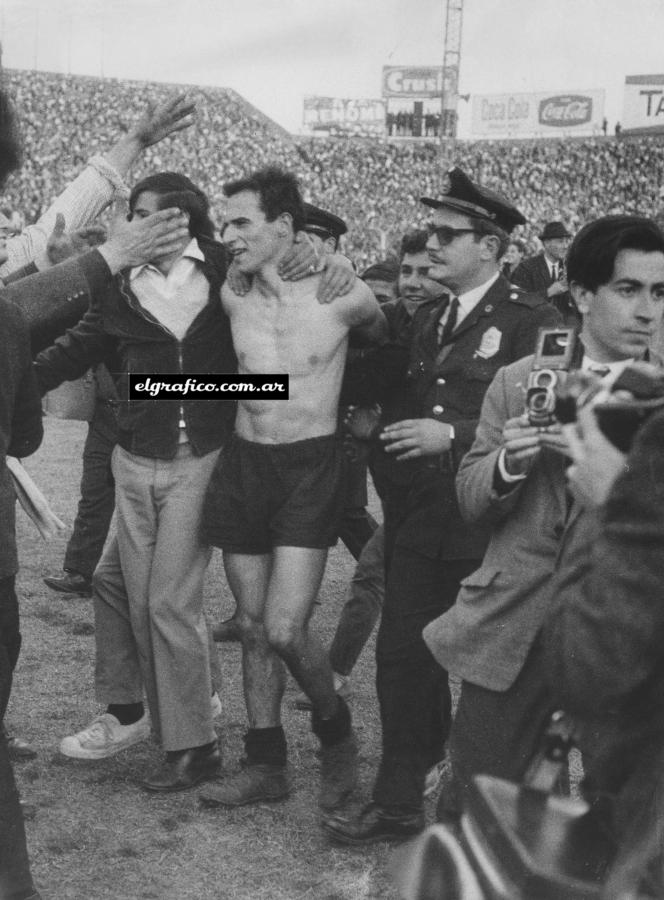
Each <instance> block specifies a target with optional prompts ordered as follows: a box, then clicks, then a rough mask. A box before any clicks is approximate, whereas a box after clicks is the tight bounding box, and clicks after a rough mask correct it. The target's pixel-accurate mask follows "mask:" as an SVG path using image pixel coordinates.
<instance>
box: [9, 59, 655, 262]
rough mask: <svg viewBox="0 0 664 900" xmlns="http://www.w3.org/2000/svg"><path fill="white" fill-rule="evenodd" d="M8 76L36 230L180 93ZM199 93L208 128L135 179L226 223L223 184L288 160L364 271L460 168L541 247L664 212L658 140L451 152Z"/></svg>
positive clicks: (20, 202) (19, 179) (13, 184)
mask: <svg viewBox="0 0 664 900" xmlns="http://www.w3.org/2000/svg"><path fill="white" fill-rule="evenodd" d="M5 78H6V84H7V87H8V89H9V91H10V93H11V94H12V95H13V97H14V99H15V102H16V105H17V108H18V109H20V110H21V127H22V131H23V135H22V137H23V144H24V147H25V150H26V158H25V162H24V165H23V168H22V170H21V172H20V174H18V175H16V176H14V177H13V178H12V179H11V181H10V183H9V185H8V190H7V192H6V195H5V196H6V200H7V202H8V203H9V204H10V205H12V206H13V208H14V209H16V210H19V211H20V212H21V213H22V214H23V215H24V217H25V220H26V221H27V222H28V223H30V222H33V221H35V219H36V218H37V217H38V215H39V213H40V211H42V210H43V209H45V208H46V207H47V206H48V205H49V203H50V202H51V201H52V199H53V198H54V197H55V196H56V195H57V194H58V193H59V192H60V191H61V190H62V188H63V187H64V186H65V185H66V184H67V183H68V182H69V181H71V179H72V178H73V177H74V175H75V174H76V173H77V172H78V171H79V170H80V169H81V168H82V167H83V165H84V163H85V161H86V159H88V158H89V157H90V156H91V155H92V154H94V153H96V152H99V151H103V150H104V149H105V148H107V147H108V146H109V144H110V142H111V139H112V137H115V136H117V134H118V131H119V130H120V129H121V128H122V127H123V126H124V127H126V125H127V124H128V122H127V120H128V118H130V117H131V116H132V115H134V114H135V115H138V114H139V113H140V110H141V109H142V104H141V103H140V98H141V97H145V99H146V100H147V99H148V98H150V99H152V100H155V101H159V100H162V99H164V97H165V96H166V95H167V94H168V92H169V91H170V90H172V86H169V85H165V84H144V83H137V82H131V81H123V80H118V79H100V78H93V77H85V76H79V75H61V74H53V73H46V72H33V71H16V70H7V71H6V73H5ZM192 93H193V94H194V95H195V96H196V99H197V102H198V124H197V127H196V128H193V129H190V130H189V131H187V132H186V133H185V134H184V135H182V136H181V137H180V138H178V140H177V142H171V143H169V142H167V143H166V144H164V145H159V147H158V148H156V149H155V150H153V151H148V153H147V154H146V156H145V159H144V160H143V162H142V163H141V165H140V167H139V168H138V169H137V171H136V173H135V174H136V177H141V176H143V175H146V174H149V173H150V172H153V171H155V170H157V169H176V170H179V171H184V172H185V173H186V174H187V175H188V176H189V177H190V178H192V179H193V180H194V181H195V182H196V183H198V184H201V185H202V186H203V187H204V188H205V189H206V190H207V192H208V194H209V196H210V200H211V205H212V210H213V213H215V215H216V220H217V222H218V221H219V220H220V218H221V214H220V208H221V202H222V197H223V195H222V185H223V184H224V182H225V181H228V180H229V179H232V178H237V177H238V176H240V175H241V174H243V173H244V172H246V171H249V170H251V169H255V168H258V167H260V166H263V165H266V164H267V163H271V162H278V163H279V164H281V165H282V166H283V167H285V168H288V169H291V170H294V171H296V172H297V174H298V175H299V177H300V179H301V182H302V185H303V188H304V192H305V193H306V194H307V195H308V197H309V198H310V199H311V200H312V201H314V202H316V203H317V204H318V205H320V206H323V207H326V208H328V209H332V210H334V211H335V212H336V213H337V214H338V215H340V216H342V217H343V218H344V219H346V220H347V221H348V222H349V223H350V225H351V228H350V232H349V235H348V236H347V238H346V241H345V247H344V249H345V252H346V253H347V254H348V255H349V256H350V257H351V258H352V259H353V260H354V261H355V263H356V264H357V266H358V267H359V268H364V267H366V266H367V265H370V264H372V263H374V262H376V261H377V260H378V259H380V258H383V257H385V256H386V255H388V254H390V253H396V250H397V247H398V243H399V241H400V239H401V237H402V235H403V232H404V227H408V226H409V225H412V226H416V225H419V224H421V222H422V221H423V220H424V219H425V217H426V211H425V209H424V207H422V206H421V205H420V203H419V198H420V196H436V195H437V193H439V191H440V187H441V181H442V172H443V171H444V170H445V169H446V168H447V167H448V166H450V165H451V164H452V163H456V164H458V165H460V166H461V167H462V168H463V169H464V171H466V172H467V173H468V174H469V175H470V176H471V177H472V178H474V179H477V180H478V181H480V182H481V183H483V184H485V185H486V186H487V187H491V188H494V189H497V190H499V191H501V192H502V193H504V194H505V195H507V196H509V197H512V198H514V200H515V202H517V204H518V206H519V209H521V210H522V211H523V213H524V215H525V216H526V218H527V219H528V223H529V224H528V225H527V226H523V227H521V228H520V229H519V230H518V232H515V236H516V237H522V238H525V239H526V241H528V242H532V241H533V238H534V236H535V235H536V234H537V233H538V231H539V230H540V228H541V226H542V225H543V223H545V222H547V221H553V220H556V221H562V222H564V223H565V225H566V226H567V228H568V229H569V230H570V231H571V232H572V233H574V232H575V231H576V230H578V228H579V227H580V226H581V225H582V224H583V223H584V222H586V221H588V220H589V219H592V218H595V217H597V216H599V215H603V214H606V213H613V212H615V213H634V214H643V215H655V214H657V213H658V212H659V208H660V207H661V205H662V201H661V200H660V186H661V185H662V184H664V141H662V140H660V139H658V138H655V137H641V138H638V139H633V140H627V139H625V138H621V139H620V140H617V139H612V138H604V137H602V138H590V139H587V140H581V139H573V140H546V141H544V140H542V141H504V142H500V141H481V142H465V141H464V142H461V141H459V142H457V143H456V145H455V148H454V150H450V149H449V148H447V149H445V150H444V152H441V147H440V145H439V144H438V143H437V142H436V141H435V140H432V141H431V142H426V141H421V142H415V141H413V142H410V141H408V142H404V141H398V142H390V141H388V140H387V139H386V138H377V137H346V136H344V137H329V138H320V137H306V138H293V137H291V136H289V135H288V134H287V133H286V132H285V131H284V130H283V129H281V128H279V127H278V126H277V125H275V123H273V122H271V120H269V119H268V118H267V117H266V116H264V115H263V114H261V113H260V112H259V111H258V110H256V109H254V108H252V107H251V106H250V105H249V104H247V103H246V102H245V101H244V100H243V99H242V98H241V97H240V96H239V95H238V94H236V93H235V92H234V91H232V90H229V89H224V88H200V87H197V88H192ZM533 249H534V247H533Z"/></svg>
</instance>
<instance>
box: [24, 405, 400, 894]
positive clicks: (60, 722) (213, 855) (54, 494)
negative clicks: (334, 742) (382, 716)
mask: <svg viewBox="0 0 664 900" xmlns="http://www.w3.org/2000/svg"><path fill="white" fill-rule="evenodd" d="M84 434H85V425H84V424H83V423H78V422H63V421H60V420H57V419H46V436H45V439H44V443H43V445H42V447H41V449H40V450H39V452H38V453H37V454H35V456H34V457H32V458H30V459H29V460H27V461H26V468H27V469H28V470H29V472H30V473H31V474H32V475H33V477H34V478H35V479H36V480H37V482H38V484H39V486H40V487H41V489H42V490H43V491H44V493H46V494H47V496H48V498H49V500H50V501H51V505H52V507H53V509H54V510H55V511H56V512H57V513H58V514H59V515H60V517H61V518H63V519H65V520H66V521H67V522H68V523H69V524H71V523H72V522H73V518H74V513H75V509H76V503H77V501H78V484H79V479H80V453H81V449H82V445H83V439H84ZM17 516H18V543H19V553H20V559H21V572H20V575H19V579H18V588H19V596H20V603H21V614H22V632H23V651H22V655H21V659H20V661H19V665H18V669H17V672H16V678H15V682H14V690H13V695H12V700H11V703H10V708H9V712H8V722H9V724H10V726H11V728H12V729H13V730H14V731H15V733H16V734H19V735H20V736H21V737H22V738H24V739H26V740H28V741H30V742H31V743H32V744H33V745H34V746H35V747H36V748H37V749H38V751H39V756H38V758H37V760H35V761H34V762H28V763H23V764H20V765H17V766H16V773H17V779H18V782H19V787H20V789H21V792H22V795H23V798H24V799H25V800H26V801H29V802H31V803H34V804H35V805H36V806H37V816H36V818H35V820H34V821H33V822H29V823H28V824H27V826H26V827H27V834H28V845H29V850H30V855H31V859H32V866H33V874H34V877H35V880H36V883H37V885H38V886H39V888H40V889H41V890H42V891H43V894H44V898H45V900H87V898H93V900H139V898H145V900H147V898H152V900H195V898H196V900H198V898H200V900H220V898H230V900H250V898H251V900H260V898H269V900H305V898H311V900H314V898H315V900H373V898H383V900H395V898H396V893H395V892H394V889H393V888H392V887H391V878H390V874H389V866H390V858H391V852H390V850H389V848H388V847H387V846H386V845H378V846H377V847H375V848H369V849H364V850H362V851H353V850H347V849H341V848H338V847H333V846H331V845H330V844H329V843H328V842H327V841H326V839H325V837H324V836H323V834H322V832H321V830H320V828H319V824H318V812H317V808H316V794H317V783H318V765H317V759H316V756H315V751H316V749H317V742H316V741H315V740H314V738H313V736H312V735H311V732H310V729H309V720H308V716H307V715H306V714H305V713H301V712H298V711H296V710H295V709H294V706H293V699H294V697H295V694H296V692H297V688H296V686H295V684H294V683H293V682H290V683H289V687H288V690H287V693H286V697H285V699H284V726H285V729H286V733H287V738H288V742H289V749H290V760H291V765H292V769H293V773H294V775H295V780H296V789H295V791H294V793H293V795H292V796H291V797H290V798H289V799H288V800H287V801H286V802H284V803H279V804H275V805H267V804H265V805H260V806H257V807H249V808H244V809H241V810H234V811H229V812H223V811H222V812H219V811H210V810H204V809H201V808H199V805H198V802H197V796H196V794H197V792H196V790H194V791H190V792H185V793H182V794H174V795H170V796H167V797H163V798H162V797H153V796H151V795H149V794H147V793H145V792H143V791H142V790H141V789H140V788H139V787H138V785H137V784H136V780H137V779H138V778H140V777H142V776H143V775H144V774H146V773H147V772H148V771H150V770H151V769H152V768H153V767H154V766H155V765H156V764H158V762H159V761H160V759H161V754H160V751H159V748H158V747H157V746H155V745H154V744H150V743H146V744H144V745H140V746H138V747H135V748H132V749H130V750H127V751H125V752H124V753H122V754H120V755H118V756H116V757H114V758H112V759H110V760H103V761H99V762H85V761H76V760H69V759H65V758H64V757H62V756H61V755H60V754H59V753H58V749H57V748H58V744H59V741H60V739H61V738H62V737H63V736H64V735H66V734H70V733H73V732H74V731H77V730H79V729H80V728H81V727H83V726H84V725H87V724H88V723H89V721H90V720H91V719H92V717H93V716H94V715H96V714H97V713H98V712H99V707H98V706H97V705H96V703H95V699H94V693H93V663H94V637H93V633H94V626H93V620H92V608H91V603H90V601H89V600H82V599H69V598H61V597H60V596H58V595H56V594H54V593H53V592H51V591H49V590H48V589H47V588H46V587H45V585H44V584H43V582H42V577H43V576H44V575H46V574H48V573H52V572H57V571H59V570H60V569H61V566H62V558H63V554H64V547H65V540H64V539H62V540H56V541H54V542H52V543H48V544H47V543H44V542H43V541H42V540H41V538H40V537H39V535H38V533H37V531H36V529H35V528H34V526H33V525H32V523H31V522H30V521H29V520H28V519H27V518H26V516H25V515H24V514H23V512H22V511H20V510H19V511H18V513H17ZM352 569H353V560H352V558H351V557H350V554H349V553H348V552H347V551H346V549H345V547H343V545H340V546H338V547H337V548H335V549H334V550H333V552H332V553H331V556H330V562H329V564H328V570H327V574H326V577H325V580H324V583H323V587H322V590H321V597H320V600H321V605H320V607H319V608H318V611H317V613H316V621H317V622H318V623H319V625H320V629H321V632H322V634H323V635H324V636H325V639H326V641H329V639H330V638H331V635H332V632H333V629H334V625H335V623H336V618H337V616H338V612H339V609H340V606H341V603H342V600H343V596H344V591H345V588H346V585H347V583H348V580H349V578H350V575H351V573H352ZM206 604H207V609H208V611H209V613H210V615H211V616H212V618H213V619H215V620H216V619H217V618H219V617H221V616H226V615H228V614H229V613H230V611H231V610H232V609H233V604H232V601H231V598H230V596H229V593H228V589H227V587H226V582H225V579H224V576H223V569H222V565H221V559H220V556H219V555H218V554H215V556H214V557H213V560H212V564H211V566H210V569H209V571H208V578H207V585H206ZM219 653H220V658H221V664H222V669H223V676H224V684H223V691H222V702H223V707H224V711H223V715H222V719H221V728H220V737H221V742H222V746H223V753H224V763H225V766H226V767H227V768H229V769H232V768H234V767H235V766H236V765H237V762H238V759H239V757H240V756H241V754H242V751H243V746H242V736H243V733H244V731H245V728H246V718H245V710H244V703H243V699H242V694H241V679H240V650H239V647H237V646H234V645H220V649H219ZM352 708H353V713H354V719H355V723H356V727H357V731H358V734H359V739H360V743H361V784H360V788H359V791H358V794H357V797H356V798H355V800H356V803H357V804H361V803H363V802H365V801H366V799H367V797H368V793H369V790H370V787H371V783H372V779H373V774H374V772H375V767H376V763H377V754H378V748H379V734H380V731H379V721H378V715H377V706H376V698H375V689H374V665H373V642H372V643H371V645H370V646H369V647H368V648H367V650H366V651H365V653H364V654H363V656H362V658H361V660H360V663H359V664H358V667H357V669H356V671H355V673H354V677H353V699H352Z"/></svg>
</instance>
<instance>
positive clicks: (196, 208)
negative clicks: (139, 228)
mask: <svg viewBox="0 0 664 900" xmlns="http://www.w3.org/2000/svg"><path fill="white" fill-rule="evenodd" d="M146 191H150V192H151V193H153V194H159V195H161V196H163V197H164V198H165V199H166V201H167V202H166V205H165V206H164V207H163V208H164V209H166V208H167V207H168V206H173V207H177V208H178V209H181V210H183V211H184V212H186V213H189V234H190V235H191V236H192V237H195V238H198V237H206V238H210V239H211V240H212V239H214V223H213V222H212V220H211V219H210V202H209V200H208V198H207V195H206V194H205V193H203V191H202V190H201V189H200V188H199V187H197V186H196V185H195V184H194V182H193V181H192V180H191V179H190V178H187V176H186V175H182V174H181V173H180V172H157V174H156V175H148V176H147V177H146V178H142V179H141V181H139V182H138V183H137V184H135V185H134V187H133V188H132V191H131V194H130V195H129V212H130V214H131V215H133V214H134V209H135V208H136V201H137V200H138V198H139V196H140V195H141V194H143V193H145V192H146ZM166 195H169V196H168V197H166Z"/></svg>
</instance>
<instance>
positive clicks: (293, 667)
mask: <svg viewBox="0 0 664 900" xmlns="http://www.w3.org/2000/svg"><path fill="white" fill-rule="evenodd" d="M326 559H327V550H312V549H307V548H304V547H275V548H274V550H273V553H272V570H271V572H270V578H269V584H268V591H267V601H266V604H265V615H264V620H265V631H266V634H267V640H268V642H269V644H270V646H271V647H272V648H273V649H274V650H275V651H276V652H277V653H278V654H279V656H281V658H282V659H283V660H284V662H285V663H286V665H287V666H288V668H289V669H290V671H291V673H292V674H293V676H294V677H295V679H296V680H297V682H298V683H299V685H300V687H301V688H302V689H303V690H304V691H305V693H306V694H307V695H308V696H309V698H310V700H311V702H312V706H313V712H312V720H311V726H312V730H313V732H314V734H315V735H316V736H317V737H318V738H319V740H320V742H321V790H320V797H319V803H320V805H321V806H322V807H323V808H324V809H334V808H336V807H338V806H340V805H341V804H342V803H343V802H344V801H345V800H346V798H347V797H348V796H349V795H350V793H351V792H352V790H353V789H354V787H355V784H356V782H357V744H356V741H355V736H354V734H353V731H352V728H351V719H350V711H349V709H348V707H347V706H346V703H345V701H344V700H342V698H340V697H339V696H338V695H337V694H336V693H335V690H334V683H333V678H332V669H331V666H330V662H329V659H328V655H327V653H326V651H325V650H324V649H323V647H322V645H321V643H320V641H319V640H318V639H317V638H316V637H315V635H313V634H312V633H311V631H310V629H309V620H310V618H311V612H312V609H313V603H314V600H315V598H316V595H317V593H318V589H319V588H320V583H321V580H322V577H323V572H324V570H325V562H326Z"/></svg>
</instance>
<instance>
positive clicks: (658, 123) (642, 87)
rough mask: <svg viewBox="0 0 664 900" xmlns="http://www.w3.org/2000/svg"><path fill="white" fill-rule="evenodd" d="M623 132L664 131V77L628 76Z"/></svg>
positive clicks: (626, 79) (626, 80) (624, 102)
mask: <svg viewBox="0 0 664 900" xmlns="http://www.w3.org/2000/svg"><path fill="white" fill-rule="evenodd" d="M621 124H622V127H623V131H660V132H661V131H664V75H627V77H626V78H625V95H624V100H623V115H622V122H621Z"/></svg>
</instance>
